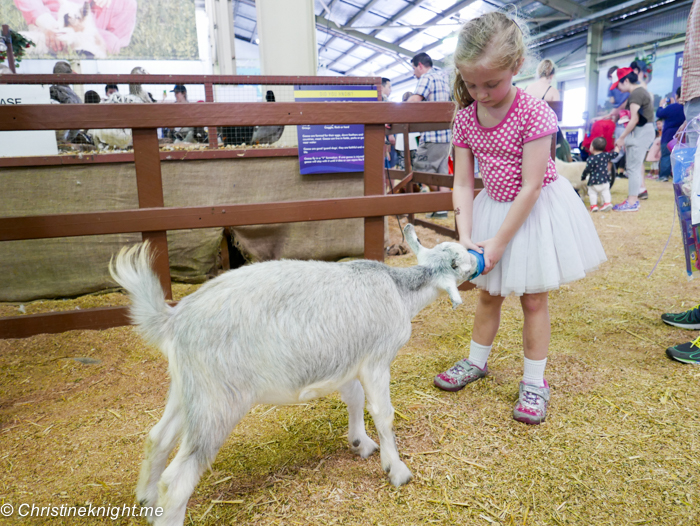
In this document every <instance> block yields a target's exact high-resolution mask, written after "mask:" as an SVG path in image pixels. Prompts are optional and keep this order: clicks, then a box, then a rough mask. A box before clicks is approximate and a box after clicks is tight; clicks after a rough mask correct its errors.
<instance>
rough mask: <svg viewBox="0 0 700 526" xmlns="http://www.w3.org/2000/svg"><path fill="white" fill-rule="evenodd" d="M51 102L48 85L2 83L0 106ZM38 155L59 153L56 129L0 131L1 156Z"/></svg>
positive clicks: (0, 86)
mask: <svg viewBox="0 0 700 526" xmlns="http://www.w3.org/2000/svg"><path fill="white" fill-rule="evenodd" d="M50 102H51V97H50V95H49V87H48V86H39V85H37V86H32V85H17V84H0V107H1V106H3V105H5V104H8V105H9V104H49V103H50ZM36 155H58V145H57V144H56V132H55V131H54V130H39V131H6V132H0V157H28V156H36Z"/></svg>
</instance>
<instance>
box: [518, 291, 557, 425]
mask: <svg viewBox="0 0 700 526" xmlns="http://www.w3.org/2000/svg"><path fill="white" fill-rule="evenodd" d="M520 303H521V305H522V307H523V317H524V322H523V351H524V353H525V360H524V362H525V366H524V371H523V380H522V382H520V391H519V397H518V403H517V404H516V406H515V408H514V409H513V418H514V419H515V420H517V421H519V422H523V423H526V424H539V423H541V422H543V421H544V419H545V418H546V417H547V406H548V404H549V397H550V392H549V385H548V384H547V381H546V380H545V379H544V369H545V366H546V365H547V354H548V353H549V340H550V335H551V325H550V321H549V305H548V293H547V292H542V293H539V294H523V295H522V296H521V297H520Z"/></svg>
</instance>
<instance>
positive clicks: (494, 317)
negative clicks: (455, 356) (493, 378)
mask: <svg viewBox="0 0 700 526" xmlns="http://www.w3.org/2000/svg"><path fill="white" fill-rule="evenodd" d="M504 299H505V298H504V297H502V296H491V294H489V293H488V292H486V291H484V290H481V291H479V301H478V303H477V306H476V316H475V317H474V330H473V331H472V341H471V345H470V349H469V358H467V359H463V360H460V361H459V362H457V363H456V364H455V365H454V366H453V367H451V368H450V369H448V370H447V371H445V372H444V373H440V374H438V375H437V376H436V377H435V380H434V381H433V384H434V385H435V387H438V388H439V389H442V390H444V391H459V390H460V389H462V388H463V387H464V386H465V385H467V384H468V383H471V382H473V381H475V380H478V379H479V378H483V377H484V376H486V375H487V374H488V367H487V366H486V361H487V360H488V357H489V353H490V352H491V346H492V344H493V339H494V338H495V337H496V332H497V331H498V326H499V324H500V323H501V305H502V304H503V300H504Z"/></svg>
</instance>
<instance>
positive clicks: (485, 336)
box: [472, 290, 505, 346]
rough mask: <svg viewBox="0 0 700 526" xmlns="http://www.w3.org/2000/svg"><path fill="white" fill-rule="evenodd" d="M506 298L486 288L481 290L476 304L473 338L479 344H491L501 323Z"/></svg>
mask: <svg viewBox="0 0 700 526" xmlns="http://www.w3.org/2000/svg"><path fill="white" fill-rule="evenodd" d="M504 300H505V298H504V297H503V296H492V295H491V294H489V293H488V292H487V291H485V290H480V291H479V301H478V303H477V304H476V315H475V316H474V330H473V331H472V340H474V341H475V342H476V343H478V344H479V345H486V346H490V345H492V344H493V340H494V338H495V337H496V333H497V332H498V326H499V325H500V324H501V305H503V301H504Z"/></svg>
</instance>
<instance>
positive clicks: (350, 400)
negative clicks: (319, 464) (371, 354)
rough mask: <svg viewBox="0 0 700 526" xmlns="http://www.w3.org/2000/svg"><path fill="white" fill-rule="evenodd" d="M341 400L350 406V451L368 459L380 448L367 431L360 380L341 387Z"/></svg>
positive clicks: (363, 396) (363, 393) (363, 394)
mask: <svg viewBox="0 0 700 526" xmlns="http://www.w3.org/2000/svg"><path fill="white" fill-rule="evenodd" d="M339 391H340V398H341V399H342V400H343V402H345V403H346V404H347V406H348V442H349V443H350V451H352V452H353V453H355V454H356V455H360V456H361V457H362V458H367V457H368V456H370V455H371V454H372V453H374V452H375V451H376V450H377V448H379V446H378V445H377V443H376V442H375V441H374V440H372V439H371V438H370V437H368V436H367V431H366V430H365V392H364V390H363V389H362V384H361V383H360V381H359V380H351V381H350V382H348V383H346V384H344V385H342V386H340V389H339Z"/></svg>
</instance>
